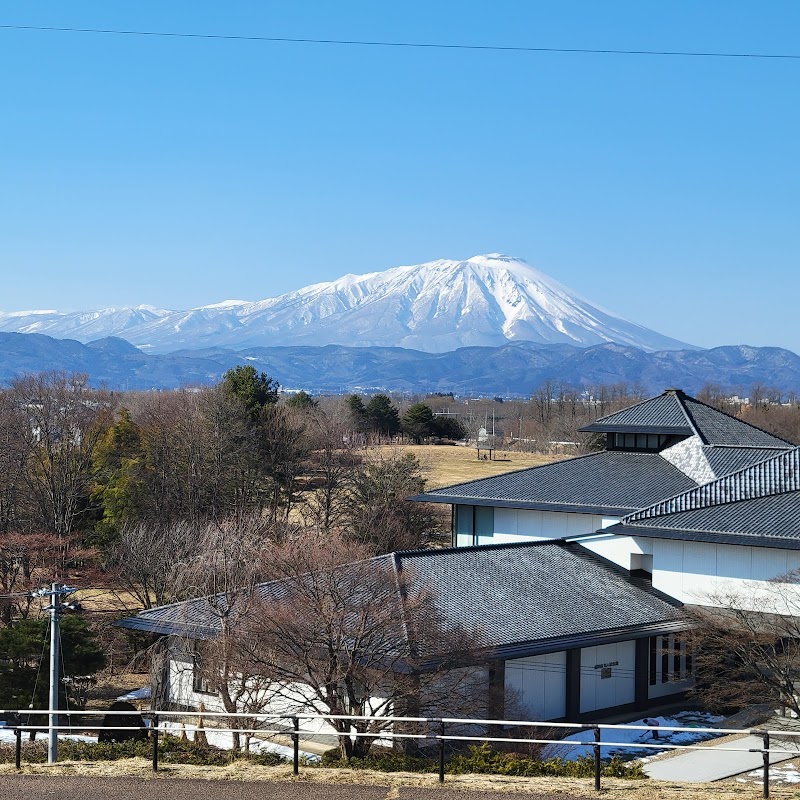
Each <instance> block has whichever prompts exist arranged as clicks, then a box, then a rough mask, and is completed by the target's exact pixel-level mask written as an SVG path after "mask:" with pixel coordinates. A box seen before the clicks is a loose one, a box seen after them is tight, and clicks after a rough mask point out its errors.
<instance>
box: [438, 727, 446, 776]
mask: <svg viewBox="0 0 800 800" xmlns="http://www.w3.org/2000/svg"><path fill="white" fill-rule="evenodd" d="M444 726H445V722H444V720H440V722H439V783H444Z"/></svg>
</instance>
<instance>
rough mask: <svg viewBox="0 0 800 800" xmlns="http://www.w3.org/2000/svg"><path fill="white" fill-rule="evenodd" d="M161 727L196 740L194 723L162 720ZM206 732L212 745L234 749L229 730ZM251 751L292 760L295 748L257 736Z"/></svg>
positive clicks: (313, 757) (315, 758) (311, 758)
mask: <svg viewBox="0 0 800 800" xmlns="http://www.w3.org/2000/svg"><path fill="white" fill-rule="evenodd" d="M159 729H160V730H163V731H166V732H168V733H171V734H173V735H175V736H179V735H180V733H181V731H182V730H184V729H185V730H186V737H187V738H188V739H190V740H191V741H194V738H195V734H196V732H197V727H196V726H195V725H192V724H187V725H186V726H185V728H184V726H182V725H181V724H180V723H178V722H172V721H168V722H162V723H161V724H160V725H159ZM203 730H204V731H205V734H206V741H207V742H208V743H209V744H210V745H212V746H213V747H218V748H219V749H220V750H232V749H233V734H232V733H230V732H228V731H215V730H214V729H213V728H204V729H203ZM250 752H251V753H264V752H268V753H277V754H278V755H280V756H282V757H283V758H286V759H289V760H291V759H292V757H293V750H292V748H291V747H286V746H285V745H282V744H276V743H275V742H267V741H264V740H263V739H256V738H255V737H254V738H252V739H251V740H250ZM300 755H301V756H302V757H305V758H306V759H308V760H309V761H319V760H320V757H319V756H318V755H316V754H315V753H309V752H307V751H305V750H301V751H300Z"/></svg>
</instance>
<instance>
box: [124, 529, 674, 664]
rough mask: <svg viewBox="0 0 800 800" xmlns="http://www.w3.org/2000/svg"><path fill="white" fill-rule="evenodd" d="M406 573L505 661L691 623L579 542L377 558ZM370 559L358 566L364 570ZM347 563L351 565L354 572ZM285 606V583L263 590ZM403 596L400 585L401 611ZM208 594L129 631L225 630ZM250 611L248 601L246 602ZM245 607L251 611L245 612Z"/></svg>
mask: <svg viewBox="0 0 800 800" xmlns="http://www.w3.org/2000/svg"><path fill="white" fill-rule="evenodd" d="M372 562H374V565H375V567H376V568H380V567H383V568H386V567H389V566H390V567H391V568H393V569H396V570H397V572H398V574H403V575H404V576H405V577H406V579H407V589H406V592H405V594H411V593H413V592H414V591H415V590H416V589H419V590H421V591H423V592H425V593H426V594H430V595H431V596H432V599H433V602H434V604H435V606H436V609H437V611H438V613H439V614H440V615H441V618H442V620H443V623H444V624H445V625H451V626H452V627H460V628H464V629H467V630H471V631H474V634H475V638H476V643H477V646H478V647H479V648H480V649H484V650H487V651H488V650H490V651H492V653H493V655H494V656H496V657H503V658H513V657H517V656H520V655H533V654H535V653H546V652H554V651H557V650H560V649H564V648H565V647H580V646H587V645H591V644H599V643H603V642H613V641H623V640H625V639H630V638H637V637H639V636H647V635H650V634H651V633H658V632H666V631H669V630H676V629H679V628H681V627H685V622H684V621H683V620H682V617H681V614H680V611H679V608H680V604H679V603H677V602H676V601H674V600H672V599H671V598H669V597H667V596H666V595H664V594H662V593H660V592H658V591H655V590H653V589H652V588H651V587H650V586H649V584H648V583H647V582H645V581H641V580H638V579H636V578H632V577H631V576H630V575H629V573H628V572H627V571H626V570H623V569H621V568H619V567H617V566H616V565H614V564H612V563H611V562H608V561H606V560H604V559H602V558H600V557H599V556H596V555H595V554H593V553H591V552H589V551H588V550H586V549H585V548H583V547H580V546H579V545H577V544H572V543H565V542H561V541H559V542H530V543H523V544H511V545H485V546H481V547H462V548H448V549H435V550H416V551H407V552H398V553H390V554H388V555H386V556H379V557H378V558H376V559H372ZM363 564H364V562H358V563H357V564H353V565H350V566H351V567H352V568H354V569H356V568H357V569H359V570H363ZM347 568H348V565H345V566H344V567H342V569H343V570H346V569H347ZM257 591H258V592H259V593H260V595H261V599H262V600H266V601H270V600H272V601H274V602H279V601H280V598H281V596H283V595H284V594H285V592H286V591H287V589H286V582H285V581H277V582H271V583H266V584H261V585H260V586H259V587H257ZM402 597H403V595H401V593H400V592H399V591H398V593H397V595H396V596H395V599H396V601H397V602H398V616H399V617H401V616H402V613H403V612H402V608H401V605H400V604H401V603H402V602H403V600H402ZM211 601H214V602H217V599H216V598H211V599H209V598H199V599H196V600H189V601H185V602H182V603H173V604H171V605H168V606H161V607H160V608H155V609H149V610H146V611H142V612H141V613H140V614H139V615H138V616H136V617H129V618H127V619H124V620H122V621H121V622H119V623H118V624H119V625H121V626H122V627H127V628H133V629H137V630H145V631H151V632H154V633H161V634H170V635H181V636H188V637H192V638H207V637H212V636H213V635H214V634H215V633H216V632H217V630H218V626H217V624H216V617H215V615H214V614H213V612H212V610H211V608H212V603H211ZM243 608H245V606H243ZM243 613H247V612H246V611H243Z"/></svg>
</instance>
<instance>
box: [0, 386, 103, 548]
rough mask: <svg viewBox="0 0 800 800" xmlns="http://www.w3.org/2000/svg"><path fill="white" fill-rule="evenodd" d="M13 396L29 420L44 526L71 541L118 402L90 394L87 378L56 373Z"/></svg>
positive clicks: (34, 483)
mask: <svg viewBox="0 0 800 800" xmlns="http://www.w3.org/2000/svg"><path fill="white" fill-rule="evenodd" d="M11 397H12V399H13V401H14V403H15V404H16V406H17V407H18V408H19V409H20V410H21V411H22V413H23V414H24V416H25V418H26V423H27V424H26V425H25V426H24V433H25V437H26V440H27V448H26V450H27V457H28V464H27V468H26V470H25V478H26V482H27V487H28V491H29V492H30V494H31V497H32V498H33V500H34V502H35V504H36V506H37V507H38V509H39V515H40V522H41V526H42V527H43V528H44V529H45V530H49V531H52V532H54V533H56V534H58V535H59V536H62V537H68V536H69V534H70V533H72V530H73V528H74V527H75V524H76V522H77V520H78V518H79V517H80V516H81V515H82V514H84V513H85V512H86V503H87V500H88V497H89V493H90V489H91V481H92V475H93V468H94V465H93V460H92V457H93V452H94V448H95V446H96V444H97V442H98V440H99V439H100V437H101V436H102V435H103V431H104V426H105V425H107V424H108V423H109V421H110V412H111V410H112V408H113V398H112V397H111V395H110V393H108V392H104V391H96V390H92V389H90V388H89V386H88V382H87V376H85V375H76V374H67V373H55V372H51V373H43V374H41V375H31V376H27V377H24V378H19V379H17V380H15V381H14V383H13V384H12V388H11ZM65 543H66V539H65ZM65 546H66V544H65Z"/></svg>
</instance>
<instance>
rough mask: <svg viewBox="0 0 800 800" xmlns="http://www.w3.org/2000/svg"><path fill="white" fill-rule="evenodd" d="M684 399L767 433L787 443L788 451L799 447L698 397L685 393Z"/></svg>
mask: <svg viewBox="0 0 800 800" xmlns="http://www.w3.org/2000/svg"><path fill="white" fill-rule="evenodd" d="M684 397H686V398H688V399H689V400H691V401H692V402H693V403H697V404H698V405H701V406H705V408H710V409H711V410H712V411H716V412H717V414H722V415H723V416H724V417H728V419H732V420H734V421H735V422H739V423H741V424H742V425H747V426H748V427H749V428H753V429H754V430H757V431H759V432H760V433H766V434H767V436H772V437H773V439H777V440H778V441H780V442H785V443H786V444H788V445H789V447H788V448H785V449H786V450H790V449H792V448H794V447H797V445H796V444H795V443H794V442H790V441H789V440H788V439H784V438H783V436H778V434H776V433H772V431H768V430H766V429H765V428H760V427H759V426H758V425H753V423H752V422H748V421H747V420H744V419H740V418H739V417H736V416H734V415H733V414H729V413H728V412H727V411H723V410H722V409H721V408H717V407H716V406H712V405H711V404H709V403H705V402H703V401H702V400H698V399H697V398H696V397H692V396H691V395H688V394H685V393H684ZM710 446H711V447H732V446H734V445H710ZM738 446H740V447H757V446H758V445H738ZM768 446H769V445H767V447H768ZM775 448H776V449H777V445H775Z"/></svg>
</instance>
